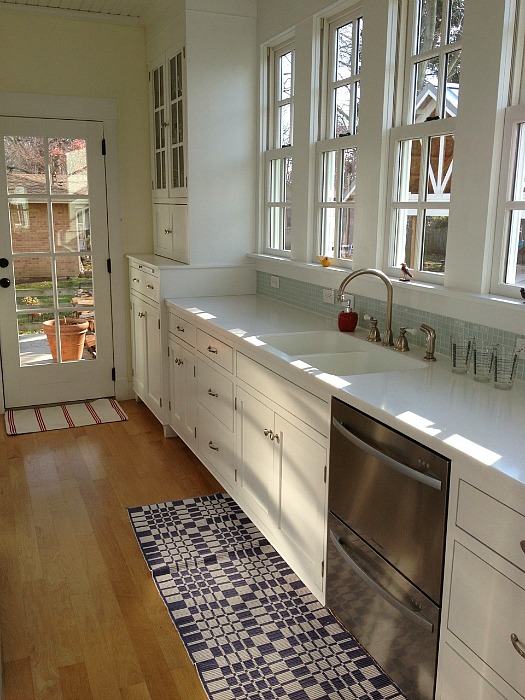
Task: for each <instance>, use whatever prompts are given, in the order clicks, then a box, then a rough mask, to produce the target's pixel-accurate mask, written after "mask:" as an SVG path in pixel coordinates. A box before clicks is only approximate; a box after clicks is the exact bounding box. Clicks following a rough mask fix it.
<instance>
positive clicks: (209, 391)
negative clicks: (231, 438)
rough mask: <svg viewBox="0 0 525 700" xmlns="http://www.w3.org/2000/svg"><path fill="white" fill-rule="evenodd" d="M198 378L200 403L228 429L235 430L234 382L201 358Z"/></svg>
mask: <svg viewBox="0 0 525 700" xmlns="http://www.w3.org/2000/svg"><path fill="white" fill-rule="evenodd" d="M197 378H198V379H197V385H198V389H197V396H198V399H199V403H200V404H202V405H203V406H204V407H205V408H207V409H208V411H209V412H210V413H213V415H214V416H215V417H216V418H218V419H219V420H220V421H221V423H223V424H224V425H225V426H226V427H227V428H228V430H233V382H232V381H231V380H230V379H228V378H227V377H225V376H223V375H222V374H220V373H219V372H218V371H217V370H216V369H214V368H213V367H210V366H209V365H207V364H206V363H205V362H203V361H202V360H199V367H198V371H197Z"/></svg>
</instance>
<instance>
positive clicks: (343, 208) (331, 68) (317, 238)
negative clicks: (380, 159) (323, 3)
mask: <svg viewBox="0 0 525 700" xmlns="http://www.w3.org/2000/svg"><path fill="white" fill-rule="evenodd" d="M350 23H352V25H353V32H355V30H356V29H358V30H359V41H358V43H357V46H358V55H359V56H360V57H361V60H360V61H359V64H358V55H356V53H354V51H353V49H354V47H355V46H356V43H355V41H353V45H352V57H351V61H352V71H351V76H350V77H348V78H347V79H339V80H338V79H337V76H336V69H337V47H336V35H337V32H338V30H339V29H341V27H344V26H346V25H348V24H350ZM363 25H364V22H363V8H362V3H356V4H353V5H352V6H351V7H347V8H346V9H345V10H344V11H340V12H338V13H337V14H335V15H333V16H332V17H328V18H325V19H324V20H322V40H321V44H322V46H321V54H322V59H321V62H320V65H321V70H320V90H319V94H320V100H319V126H320V128H319V131H320V135H321V138H319V139H318V140H317V142H316V144H315V163H316V169H315V193H316V197H315V235H314V258H313V259H314V260H315V259H317V257H318V256H327V257H329V258H331V259H333V260H334V261H335V262H336V264H337V266H338V267H343V268H346V267H348V268H351V267H352V265H353V250H352V253H351V255H349V257H346V258H345V257H339V256H338V255H335V253H336V251H339V250H340V249H341V247H342V243H341V221H342V220H343V219H344V217H346V216H353V220H354V224H353V225H354V226H355V213H356V208H357V200H356V195H355V194H354V196H353V197H352V198H351V199H349V200H347V201H344V199H343V178H344V167H342V165H341V164H342V163H343V162H344V155H343V154H344V152H345V151H347V150H355V153H356V162H359V161H358V157H359V156H358V153H359V134H358V130H359V129H358V127H359V115H358V113H359V109H358V106H359V103H360V99H361V81H362V50H363V41H362V36H363ZM353 36H355V34H353ZM358 65H359V70H357V69H356V68H357V66H358ZM356 83H358V84H359V100H358V101H356V100H355V99H354V97H355V89H354V88H352V89H351V95H352V97H351V99H350V101H349V103H350V105H351V110H350V112H349V113H350V116H351V123H350V125H349V126H350V131H349V132H348V133H345V134H341V135H338V134H337V126H336V115H335V113H336V90H337V89H338V88H340V87H343V86H344V85H352V86H354V85H355V84H356ZM328 153H334V160H335V162H336V166H335V168H332V175H335V174H337V175H338V179H337V182H336V181H335V179H334V182H333V184H334V191H337V194H336V196H335V198H334V199H333V200H328V199H323V193H324V192H325V184H326V175H327V171H326V169H325V167H324V166H325V163H326V155H327V154H328ZM357 179H358V176H357V168H356V171H355V189H356V188H357ZM329 211H333V212H334V214H333V216H334V221H335V223H334V241H333V248H332V254H331V255H329V254H328V250H327V247H326V244H325V236H324V226H323V221H324V220H325V217H326V216H328V212H329ZM350 212H353V214H351V213H350ZM352 248H353V245H352Z"/></svg>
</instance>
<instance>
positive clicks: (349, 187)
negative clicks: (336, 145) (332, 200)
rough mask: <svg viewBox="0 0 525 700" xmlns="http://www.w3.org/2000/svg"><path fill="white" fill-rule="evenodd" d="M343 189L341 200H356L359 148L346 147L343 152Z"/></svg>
mask: <svg viewBox="0 0 525 700" xmlns="http://www.w3.org/2000/svg"><path fill="white" fill-rule="evenodd" d="M342 159H343V169H342V174H343V178H342V191H341V201H343V202H353V201H355V184H356V170H357V148H345V149H344V150H343V152H342Z"/></svg>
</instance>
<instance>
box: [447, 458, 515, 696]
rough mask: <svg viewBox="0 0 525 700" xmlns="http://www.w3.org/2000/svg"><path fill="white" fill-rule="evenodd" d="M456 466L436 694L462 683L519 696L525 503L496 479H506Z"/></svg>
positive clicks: (486, 692) (483, 692) (481, 692)
mask: <svg viewBox="0 0 525 700" xmlns="http://www.w3.org/2000/svg"><path fill="white" fill-rule="evenodd" d="M457 471H458V472H459V473H456V474H455V478H453V480H452V483H451V494H450V503H451V504H452V506H451V512H450V514H449V535H448V544H447V563H446V579H445V580H446V586H445V594H444V612H443V625H442V644H441V653H440V657H439V670H438V694H437V697H438V698H439V700H456V699H457V698H463V697H467V695H464V694H463V689H464V688H465V687H466V688H469V689H470V688H475V689H477V690H476V693H477V694H472V695H470V696H469V697H472V698H476V700H477V699H478V698H480V700H481V699H483V700H485V698H487V699H489V700H492V698H494V699H496V700H499V698H500V697H503V698H505V699H506V700H518V699H519V698H523V697H525V506H524V505H523V504H524V503H525V501H524V500H523V494H521V496H520V488H519V486H518V487H517V488H514V489H513V490H512V491H511V490H507V489H506V488H505V484H503V487H502V486H501V484H500V483H498V482H499V481H504V479H503V478H501V479H500V480H497V479H494V476H493V475H491V478H488V477H487V478H486V479H485V480H483V479H481V478H478V479H476V478H473V476H474V475H472V474H466V473H463V472H462V471H461V469H460V468H459V469H458V470H457ZM453 475H454V469H453ZM472 481H474V482H475V483H471V482H472ZM458 657H459V659H461V661H460V660H458ZM469 692H470V690H469Z"/></svg>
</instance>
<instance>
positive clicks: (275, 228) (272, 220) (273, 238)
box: [268, 207, 283, 249]
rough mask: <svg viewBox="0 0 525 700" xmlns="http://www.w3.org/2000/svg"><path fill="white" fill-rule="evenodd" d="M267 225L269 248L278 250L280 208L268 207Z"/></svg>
mask: <svg viewBox="0 0 525 700" xmlns="http://www.w3.org/2000/svg"><path fill="white" fill-rule="evenodd" d="M268 219H269V220H268V225H269V228H270V230H269V246H270V248H276V249H279V248H280V247H281V246H280V243H281V230H282V228H283V226H282V209H281V208H280V207H270V211H269V216H268Z"/></svg>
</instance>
